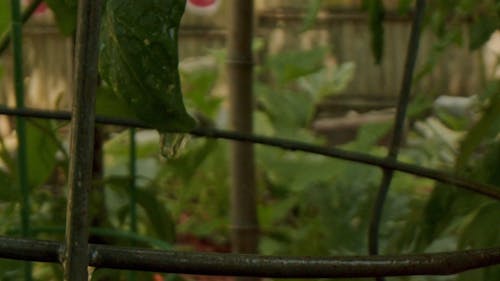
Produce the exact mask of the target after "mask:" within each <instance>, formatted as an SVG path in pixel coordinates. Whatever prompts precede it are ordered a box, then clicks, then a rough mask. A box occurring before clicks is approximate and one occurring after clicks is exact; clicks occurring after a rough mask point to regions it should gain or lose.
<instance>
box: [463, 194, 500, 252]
mask: <svg viewBox="0 0 500 281" xmlns="http://www.w3.org/2000/svg"><path fill="white" fill-rule="evenodd" d="M498 214H500V203H499V202H492V203H490V204H487V205H485V206H483V207H482V208H480V209H479V211H478V212H477V213H476V215H475V216H474V218H473V219H472V220H471V221H470V223H468V224H467V226H466V227H465V229H464V231H463V232H462V234H461V235H460V240H459V248H460V249H470V248H487V247H495V246H500V235H499V233H500V223H498V222H499V220H498Z"/></svg>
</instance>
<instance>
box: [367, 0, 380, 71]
mask: <svg viewBox="0 0 500 281" xmlns="http://www.w3.org/2000/svg"><path fill="white" fill-rule="evenodd" d="M363 8H364V9H365V10H367V11H368V15H369V22H370V31H371V38H372V39H371V48H372V52H373V56H374V58H375V63H377V64H380V62H381V61H382V57H383V53H384V25H383V24H384V15H385V10H384V3H383V1H382V0H363Z"/></svg>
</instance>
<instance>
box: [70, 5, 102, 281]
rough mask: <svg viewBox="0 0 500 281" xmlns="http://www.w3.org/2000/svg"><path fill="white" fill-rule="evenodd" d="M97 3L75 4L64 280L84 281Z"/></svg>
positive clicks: (97, 28)
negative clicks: (75, 26)
mask: <svg viewBox="0 0 500 281" xmlns="http://www.w3.org/2000/svg"><path fill="white" fill-rule="evenodd" d="M100 10H101V1H99V0H97V1H93V0H79V2H78V18H77V35H76V44H75V45H76V54H75V94H74V96H73V111H72V114H73V116H72V122H71V153H70V155H71V158H70V163H69V176H68V188H69V190H68V203H67V210H66V237H65V238H66V240H65V245H66V248H65V250H66V251H65V253H64V255H63V257H64V258H63V267H64V280H65V281H87V280H88V273H87V267H88V237H89V222H88V197H89V195H88V192H89V189H90V186H91V184H92V161H93V155H94V153H93V149H94V127H95V93H96V89H97V57H98V54H99V44H98V43H99V21H100Z"/></svg>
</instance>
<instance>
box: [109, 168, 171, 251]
mask: <svg viewBox="0 0 500 281" xmlns="http://www.w3.org/2000/svg"><path fill="white" fill-rule="evenodd" d="M105 182H106V184H108V185H109V186H110V187H111V188H113V190H115V191H116V192H117V193H119V194H121V195H126V196H127V197H130V194H131V193H130V192H131V190H130V188H129V186H130V178H129V177H110V178H108V179H106V181H105ZM158 189H159V188H158V187H155V186H152V187H151V186H150V187H149V188H148V189H146V188H139V187H138V188H137V189H136V190H135V196H136V198H135V199H136V202H137V204H138V205H139V206H140V207H141V208H142V210H144V213H145V214H146V216H147V218H148V220H149V224H148V225H149V227H150V228H149V229H150V230H152V232H153V233H154V235H155V236H156V237H157V238H159V239H161V240H163V241H166V242H170V243H171V242H174V241H175V222H174V220H173V218H172V215H171V213H170V211H169V210H168V209H167V208H166V206H165V203H164V202H162V201H161V200H159V198H158V196H157V194H156V193H155V191H156V190H158ZM113 203H116V202H113ZM128 210H129V209H128V208H127V209H126V211H128ZM127 213H128V212H127Z"/></svg>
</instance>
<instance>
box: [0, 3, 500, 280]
mask: <svg viewBox="0 0 500 281" xmlns="http://www.w3.org/2000/svg"><path fill="white" fill-rule="evenodd" d="M39 2H40V1H37V2H35V3H39ZM79 3H80V4H79V7H80V9H79V10H80V11H79V21H78V22H79V23H78V26H79V32H78V38H77V56H76V59H77V63H76V75H77V79H76V81H77V82H78V83H77V90H76V95H75V101H74V107H73V112H72V113H69V112H49V111H41V110H33V109H26V108H24V104H23V95H22V93H23V88H22V84H23V82H22V81H23V71H22V52H21V51H22V47H21V43H22V42H21V25H22V23H21V20H22V19H21V15H20V10H19V1H16V0H12V22H13V28H12V34H13V35H12V38H13V40H12V43H13V47H14V59H15V80H16V81H15V82H16V83H15V85H16V93H17V108H15V109H13V108H4V107H3V108H1V110H0V113H2V114H8V115H13V116H16V117H17V119H16V120H17V132H18V141H19V152H18V153H19V156H18V157H19V161H18V163H19V164H18V165H19V173H20V175H19V179H20V180H23V179H26V173H27V171H26V168H25V167H23V165H25V164H23V161H22V159H25V157H26V156H25V152H23V147H24V145H23V143H24V141H23V138H24V136H23V130H24V129H23V126H24V125H23V124H24V121H23V118H24V117H33V118H50V119H59V120H70V119H71V120H72V128H73V149H78V150H79V151H75V150H73V151H72V158H73V159H72V162H71V164H70V167H72V168H71V169H70V180H69V181H70V184H69V185H70V190H71V191H70V194H71V196H68V197H69V203H68V217H69V218H72V219H69V220H68V226H67V229H68V231H69V233H68V234H67V240H66V243H61V242H56V241H41V240H33V239H29V237H30V228H29V197H28V196H29V193H28V190H27V189H26V187H25V184H23V183H22V182H21V183H20V186H21V188H23V186H24V188H23V189H22V194H23V195H24V196H23V200H22V206H23V207H22V218H23V219H22V229H23V231H22V234H23V238H11V237H0V257H2V258H9V259H18V260H26V261H40V262H56V263H57V262H59V263H63V264H64V265H65V270H66V272H65V276H66V279H67V280H86V278H87V266H94V267H97V268H116V269H132V270H145V271H155V272H167V273H186V274H207V275H235V276H255V277H283V278H299V277H303V278H328V277H330V278H335V277H352V278H355V277H384V276H402V275H434V274H435V275H442V274H454V273H458V272H462V271H465V270H469V269H473V268H479V267H486V266H491V265H498V264H500V248H491V249H483V250H470V251H462V252H450V253H436V254H425V255H401V256H378V255H373V256H365V257H325V258H306V257H274V256H259V255H244V254H215V253H187V252H177V251H158V250H147V249H137V248H123V247H115V246H104V245H94V244H88V242H87V238H88V231H89V229H88V225H87V224H88V223H87V222H86V219H85V216H86V212H87V203H88V199H87V187H88V185H89V184H90V183H89V182H90V180H91V176H90V167H91V166H90V165H91V159H90V157H91V155H92V153H91V149H92V146H91V142H92V136H93V133H92V132H93V126H94V125H93V124H94V120H95V121H96V122H99V123H104V124H114V125H121V126H128V127H134V128H135V127H139V128H144V127H147V126H145V125H144V124H141V123H139V122H137V121H135V120H123V119H113V118H106V117H102V116H94V110H93V103H94V93H95V86H96V85H97V80H96V78H97V77H96V62H97V37H96V34H98V32H96V30H98V27H99V26H98V19H99V12H98V10H99V1H85V0H81V1H79ZM424 4H425V1H424V0H419V1H417V6H416V13H415V16H414V23H413V28H412V34H411V40H410V43H409V48H408V54H407V62H406V68H405V75H404V80H403V83H402V87H401V93H400V103H399V105H398V114H397V120H396V132H395V133H394V135H393V140H392V142H391V148H390V153H389V155H388V157H386V158H377V157H373V156H368V155H365V154H363V153H355V152H348V151H344V150H340V149H335V148H323V147H318V146H315V145H310V144H307V143H301V142H296V141H291V140H284V139H276V138H269V137H264V136H256V135H252V134H248V133H238V132H231V131H223V130H216V129H204V128H200V129H195V130H194V131H193V132H192V134H193V135H195V136H200V137H209V138H220V139H228V140H234V141H239V142H249V143H257V144H263V145H270V146H275V147H278V148H282V149H288V150H296V151H304V152H309V153H316V154H321V155H325V156H328V157H334V158H339V159H344V160H348V161H354V162H358V163H364V164H368V165H373V166H378V167H380V168H382V169H383V171H384V177H383V182H382V183H381V188H380V192H379V196H378V198H377V203H376V204H375V208H376V210H375V211H374V217H373V220H372V227H371V231H370V241H371V247H370V254H376V253H377V251H378V250H377V248H378V247H377V243H376V241H377V235H378V225H379V224H380V213H381V210H382V207H383V203H384V199H385V196H386V194H387V192H388V186H389V184H390V181H391V179H392V174H393V172H394V171H401V172H405V173H410V174H414V175H417V176H422V177H427V178H431V179H434V180H437V181H440V182H443V183H448V184H452V185H455V186H456V187H460V188H465V189H468V190H470V191H474V192H477V193H480V194H483V195H486V196H489V197H491V198H494V199H497V200H500V190H499V189H498V187H495V186H489V185H486V184H480V183H476V182H472V181H470V180H467V179H464V178H460V177H457V176H455V175H452V174H448V173H444V172H439V171H435V170H431V169H427V168H422V167H419V166H415V165H410V164H405V163H402V162H399V161H397V151H398V149H399V143H400V141H401V138H402V136H401V129H402V125H403V121H404V120H405V115H406V107H407V105H408V102H409V101H408V96H409V93H410V85H411V80H412V79H411V78H412V77H413V68H414V63H415V60H416V55H417V50H418V43H419V42H418V38H419V34H420V28H421V25H422V16H423V13H424ZM32 10H33V9H31V10H29V11H32ZM29 11H28V12H29ZM25 18H28V17H25ZM4 42H5V40H4ZM0 45H2V46H3V45H4V44H3V42H2V44H0ZM78 77H80V79H79V78H78ZM86 79H89V80H86ZM78 132H79V133H78ZM133 136H134V131H133V130H132V131H131V139H134V137H133ZM76 143H81V145H75V144H76ZM131 146H132V148H133V147H134V143H133V142H131ZM131 159H132V161H131V164H130V173H131V175H133V174H134V171H135V162H134V161H133V159H135V153H134V149H131ZM132 178H133V177H132ZM133 187H134V183H133V181H132V182H131V188H132V189H133ZM131 204H132V206H134V205H135V203H134V202H133V201H131ZM132 210H134V208H132ZM132 217H134V215H132ZM134 224H135V222H134V220H132V222H131V225H132V226H131V229H134ZM30 275H31V272H30V267H29V266H27V269H26V278H27V280H28V279H29V276H30Z"/></svg>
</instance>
